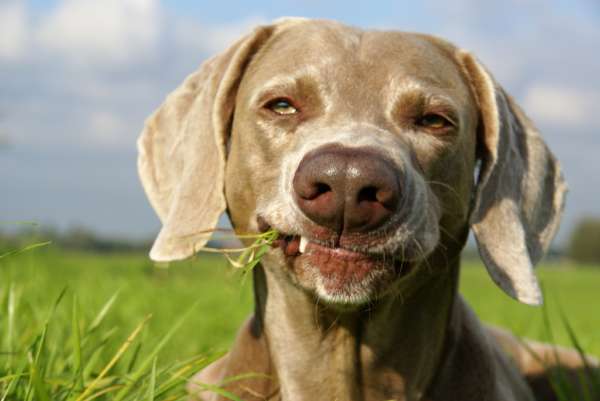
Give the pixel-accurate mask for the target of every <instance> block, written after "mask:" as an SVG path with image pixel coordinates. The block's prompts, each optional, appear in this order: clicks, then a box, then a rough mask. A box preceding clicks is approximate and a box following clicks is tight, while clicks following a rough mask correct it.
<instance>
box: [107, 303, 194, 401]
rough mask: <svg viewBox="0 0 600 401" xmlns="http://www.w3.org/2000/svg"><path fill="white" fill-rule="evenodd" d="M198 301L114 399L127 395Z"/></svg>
mask: <svg viewBox="0 0 600 401" xmlns="http://www.w3.org/2000/svg"><path fill="white" fill-rule="evenodd" d="M197 305H198V302H196V303H195V304H194V305H192V307H191V308H190V309H189V310H188V311H187V312H186V313H184V315H183V316H182V317H181V319H179V320H178V321H177V322H176V323H175V324H174V325H173V327H172V328H171V329H170V330H169V331H168V332H167V334H166V335H165V336H164V337H163V338H162V340H161V341H160V342H159V343H158V344H157V345H156V347H154V349H153V350H152V352H151V353H150V354H149V355H148V356H147V357H146V359H145V360H144V361H143V362H142V363H141V364H140V366H139V367H138V368H137V370H136V371H135V372H134V373H133V374H132V375H131V377H130V382H129V383H128V384H127V385H126V386H125V387H124V388H123V389H122V390H121V391H119V393H117V395H116V397H115V399H114V401H121V400H123V398H124V397H125V396H126V395H127V393H128V392H129V391H130V390H131V389H132V388H133V387H134V386H135V385H136V384H137V383H138V382H139V380H140V379H141V378H142V377H143V376H144V375H145V374H146V372H147V370H148V368H149V367H150V365H151V364H152V361H153V360H154V358H155V357H156V356H157V355H158V353H159V352H160V350H161V349H162V348H163V347H164V346H165V344H167V342H168V341H169V340H170V339H171V337H172V336H173V334H175V332H176V331H177V330H178V329H179V327H181V325H182V324H183V322H184V321H185V320H186V319H187V317H188V316H189V315H190V314H191V313H192V311H193V310H194V309H195V308H196V306H197Z"/></svg>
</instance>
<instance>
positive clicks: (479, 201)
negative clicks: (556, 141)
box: [458, 51, 566, 305]
mask: <svg viewBox="0 0 600 401" xmlns="http://www.w3.org/2000/svg"><path fill="white" fill-rule="evenodd" d="M458 58H459V62H460V63H461V64H462V66H463V68H464V71H465V72H466V75H467V76H468V79H469V81H470V83H471V86H472V89H473V92H474V95H475V97H476V101H477V102H478V105H479V110H480V125H481V127H480V130H479V132H478V135H479V138H478V153H479V154H478V157H479V160H480V161H481V166H480V171H479V177H478V183H477V188H476V193H475V199H474V206H473V210H472V213H471V219H470V224H471V227H472V229H473V232H474V234H475V238H476V240H477V245H478V247H479V253H480V255H481V257H482V259H483V261H484V263H485V265H486V267H487V270H488V272H489V274H490V275H491V277H492V279H493V280H494V281H495V282H496V284H498V285H499V286H500V287H501V288H502V289H503V290H504V291H505V292H506V293H507V294H509V295H510V296H511V297H513V298H515V299H517V300H519V301H521V302H523V303H526V304H531V305H539V304H541V303H542V294H541V291H540V288H539V285H538V281H537V278H536V276H535V273H534V271H533V266H534V265H535V264H536V263H537V262H539V260H540V259H541V258H542V256H543V255H544V253H545V252H546V250H547V249H548V247H549V245H550V241H551V240H552V238H553V237H554V234H555V233H556V230H557V228H558V224H559V221H560V217H561V215H562V210H563V206H564V201H565V194H566V184H565V182H564V179H563V176H562V173H561V170H560V166H559V164H558V162H557V161H556V159H555V157H554V155H552V153H551V152H550V150H549V149H548V147H547V146H546V144H545V143H544V141H543V140H542V138H541V136H540V134H539V132H538V131H537V129H536V128H535V127H534V126H533V123H532V122H531V121H530V120H529V119H528V118H527V117H526V116H525V114H524V113H523V111H522V110H521V109H520V108H519V106H518V105H517V104H516V103H515V102H514V100H513V99H512V98H511V97H510V96H508V95H507V94H506V93H505V92H504V90H503V89H502V88H501V87H500V86H499V85H498V84H497V83H496V82H495V81H494V79H493V78H492V77H491V75H490V74H489V73H488V72H487V71H486V70H485V69H484V68H483V66H482V65H481V64H480V63H479V62H478V61H477V60H476V59H475V58H474V57H473V56H472V55H471V54H469V53H467V52H464V51H461V52H460V53H459V55H458Z"/></svg>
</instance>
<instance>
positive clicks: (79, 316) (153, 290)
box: [0, 246, 600, 401]
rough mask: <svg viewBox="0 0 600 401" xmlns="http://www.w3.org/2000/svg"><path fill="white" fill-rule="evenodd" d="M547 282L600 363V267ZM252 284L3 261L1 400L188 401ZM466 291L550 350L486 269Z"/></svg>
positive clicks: (73, 263)
mask: <svg viewBox="0 0 600 401" xmlns="http://www.w3.org/2000/svg"><path fill="white" fill-rule="evenodd" d="M539 276H540V278H541V280H542V283H543V285H544V288H545V291H546V298H547V306H548V308H547V310H548V313H549V315H550V321H551V324H552V326H553V331H554V338H555V340H556V341H557V342H558V343H560V344H564V345H571V341H570V339H569V335H568V333H567V332H566V330H565V327H564V324H563V323H562V320H561V318H560V313H559V312H560V308H562V310H564V312H565V315H566V316H567V317H568V320H569V322H570V323H571V325H572V327H573V329H574V331H575V333H576V334H577V338H578V340H579V342H580V343H581V345H582V346H583V347H584V349H586V350H587V351H588V352H591V353H593V354H596V355H600V313H599V312H598V309H597V308H598V304H599V302H598V300H599V296H598V289H600V268H593V267H587V268H586V267H580V268H577V269H575V268H574V267H573V266H568V265H564V266H551V267H542V268H541V269H540V270H539ZM250 283H251V281H250V280H242V279H241V275H240V274H239V272H238V273H236V272H235V270H234V269H232V268H231V267H229V266H228V265H227V262H226V261H225V260H224V259H223V258H222V257H220V256H217V255H205V256H203V257H201V258H197V259H193V260H190V261H187V262H182V263H176V264H172V265H171V267H169V268H168V269H167V268H160V267H156V266H155V265H154V264H153V263H151V262H150V261H149V260H148V259H147V257H146V255H143V254H134V253H131V254H104V255H96V254H92V253H77V252H65V251H60V250H57V249H56V248H54V247H52V246H50V247H46V248H40V249H33V250H30V251H28V252H23V253H20V254H14V255H11V256H9V257H5V258H1V259H0V401H8V400H38V399H39V400H45V399H51V400H76V399H77V398H79V397H81V396H82V395H83V398H82V399H90V398H89V397H90V396H93V395H95V394H98V392H100V391H105V390H106V391H108V393H107V394H105V395H104V396H100V397H99V398H95V399H98V400H109V399H110V400H113V399H115V395H116V394H121V399H125V400H134V399H136V400H138V399H144V400H175V399H182V398H181V397H183V382H184V381H185V379H186V377H189V375H190V374H191V373H192V372H193V371H195V370H197V369H199V368H200V367H201V366H204V365H205V364H206V363H208V361H209V360H210V357H213V356H215V355H219V354H220V353H222V352H224V351H225V350H226V349H227V347H228V346H229V345H230V344H231V341H232V340H233V337H234V335H235V332H236V330H237V328H238V327H239V326H240V324H241V322H242V321H243V319H245V317H247V316H248V314H249V313H250V311H251V308H252V294H251V288H250V287H251V286H250ZM461 292H462V293H463V294H464V295H465V297H466V298H467V300H468V302H469V304H470V305H471V306H473V308H474V309H475V310H476V312H477V314H478V315H479V316H480V317H481V318H482V319H483V320H485V321H488V322H491V323H494V324H497V325H500V326H504V327H508V328H510V329H511V330H513V331H514V332H515V333H516V334H518V335H521V336H527V337H529V338H534V339H542V340H547V330H546V328H545V326H544V322H543V315H542V309H541V308H533V307H528V306H525V305H520V304H518V303H517V302H515V301H513V300H511V299H509V298H508V297H507V296H505V295H504V294H503V293H502V292H501V291H500V290H499V289H497V288H496V287H495V285H493V284H492V283H491V280H490V279H489V277H488V276H487V274H486V272H485V270H484V269H483V268H482V267H481V266H480V265H479V264H474V263H466V264H465V266H464V267H463V270H462V282H461ZM59 299H60V302H59V303H58V305H57V300H59ZM104 311H106V313H104ZM186 313H188V314H187V316H185V317H184V318H182V316H184V315H185V314H186ZM149 316H151V317H150V318H149ZM128 337H130V340H131V341H130V342H128V341H127V339H128ZM205 357H209V358H208V359H207V358H205ZM90 386H91V389H90V390H89V391H88V393H83V391H84V389H85V388H90ZM7 394H8V395H7ZM5 395H7V398H6V399H5V400H3V396H5ZM117 398H118V397H117Z"/></svg>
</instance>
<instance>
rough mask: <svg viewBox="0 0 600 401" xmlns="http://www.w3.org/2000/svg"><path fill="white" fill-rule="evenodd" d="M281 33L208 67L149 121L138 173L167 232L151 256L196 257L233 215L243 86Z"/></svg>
mask: <svg viewBox="0 0 600 401" xmlns="http://www.w3.org/2000/svg"><path fill="white" fill-rule="evenodd" d="M272 31H273V26H264V27H260V28H257V29H255V30H254V32H252V33H251V34H249V35H247V36H245V37H244V38H242V39H241V40H239V41H238V42H237V43H235V44H234V45H232V46H231V47H230V48H229V49H227V50H226V51H225V52H223V53H221V54H219V55H217V56H216V57H213V58H212V59H210V60H208V61H206V62H205V63H204V64H203V65H202V66H201V67H200V69H199V70H198V71H196V72H195V73H193V74H192V75H190V76H189V77H188V78H187V79H186V80H185V81H184V82H183V84H182V85H181V86H180V87H179V88H177V89H176V90H175V91H174V92H173V93H171V94H170V95H169V96H168V97H167V99H166V100H165V101H164V103H163V104H162V106H160V107H159V109H158V110H157V111H156V112H155V113H154V114H153V115H152V116H150V118H148V120H147V121H146V125H145V127H144V130H143V132H142V134H141V136H140V138H139V140H138V152H139V155H138V171H139V174H140V178H141V180H142V184H143V186H144V189H145V190H146V194H147V195H148V198H149V199H150V203H151V204H152V206H153V207H154V209H155V211H156V213H157V214H158V216H159V218H160V220H161V222H162V223H163V227H162V229H161V231H160V234H159V235H158V238H157V239H156V241H155V242H154V245H153V247H152V250H151V251H150V257H151V258H152V259H153V260H156V261H172V260H179V259H184V258H187V257H189V256H191V255H193V254H194V253H195V252H196V251H198V250H199V248H200V247H202V246H204V244H205V243H206V241H207V240H208V235H207V234H209V233H210V230H212V229H214V228H215V227H216V224H217V221H218V219H219V216H220V215H221V214H222V213H223V212H224V211H225V208H226V203H225V195H224V185H225V183H224V181H225V178H224V175H225V145H226V142H227V138H228V135H229V129H230V126H231V120H232V116H233V109H234V105H235V98H236V93H237V87H238V86H239V83H240V81H241V79H242V76H243V73H244V71H245V69H246V67H247V65H248V63H249V62H250V60H251V58H252V56H253V55H254V54H256V52H257V51H258V50H259V48H260V47H261V45H262V44H264V43H265V42H266V40H267V39H268V38H269V37H270V36H271V34H272Z"/></svg>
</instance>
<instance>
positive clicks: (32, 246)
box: [0, 241, 52, 259]
mask: <svg viewBox="0 0 600 401" xmlns="http://www.w3.org/2000/svg"><path fill="white" fill-rule="evenodd" d="M51 243H52V241H44V242H38V243H36V244H30V245H27V246H25V247H23V248H19V249H12V250H10V251H8V252H5V253H3V254H0V259H3V258H7V257H9V256H14V255H18V254H20V253H23V252H27V251H30V250H32V249H35V248H41V247H43V246H47V245H50V244H51Z"/></svg>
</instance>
